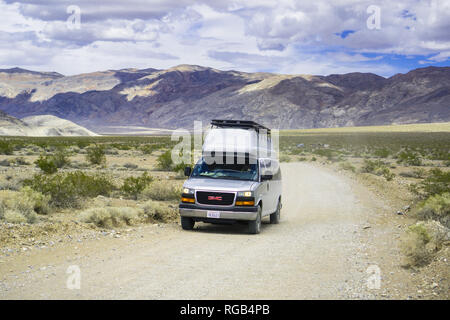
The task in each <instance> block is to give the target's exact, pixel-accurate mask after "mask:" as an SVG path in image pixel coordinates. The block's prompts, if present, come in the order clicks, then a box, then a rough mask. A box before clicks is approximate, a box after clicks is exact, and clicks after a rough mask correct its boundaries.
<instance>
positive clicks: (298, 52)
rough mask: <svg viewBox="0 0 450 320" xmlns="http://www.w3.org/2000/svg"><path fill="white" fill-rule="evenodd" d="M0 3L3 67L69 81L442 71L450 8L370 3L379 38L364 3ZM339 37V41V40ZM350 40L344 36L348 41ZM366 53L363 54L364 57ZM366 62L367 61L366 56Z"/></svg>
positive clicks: (439, 3) (440, 2)
mask: <svg viewBox="0 0 450 320" xmlns="http://www.w3.org/2000/svg"><path fill="white" fill-rule="evenodd" d="M70 2H71V1H62V0H61V1H60V0H45V1H38V0H29V1H26V3H19V2H16V1H12V0H6V2H5V1H0V12H2V19H0V30H1V31H2V32H0V58H1V60H0V61H1V62H0V63H1V65H2V67H13V66H16V65H18V66H22V67H27V68H30V69H35V70H44V69H47V70H55V71H59V72H61V73H65V74H75V73H79V72H88V71H94V70H102V69H115V68H125V67H142V68H147V67H154V68H167V67H170V66H173V65H176V64H182V63H188V64H199V65H205V66H211V67H215V68H221V69H239V70H243V71H269V70H270V71H274V72H280V73H293V72H295V73H314V74H330V73H337V72H350V71H367V72H375V73H377V74H381V75H390V74H393V73H396V72H399V71H404V70H403V69H402V67H401V66H397V65H395V64H391V65H389V64H387V62H386V61H385V60H382V59H383V57H385V56H387V55H391V54H396V55H403V56H405V59H406V56H409V55H412V56H418V55H419V56H423V59H421V61H422V63H438V62H439V63H443V62H446V61H449V58H450V57H449V52H450V36H449V32H448V30H450V2H449V1H445V0H429V1H417V2H416V1H414V2H411V1H407V0H403V1H398V2H392V1H388V0H381V1H378V4H377V5H378V6H380V8H381V29H380V30H369V29H368V28H367V26H366V20H367V18H368V14H367V12H366V9H367V7H368V6H369V5H371V4H373V1H354V0H338V1H333V3H331V2H329V1H326V0H316V1H294V0H282V1H279V2H274V1H271V0H231V1H219V0H213V1H211V0H209V1H191V0H181V1H180V0H157V1H152V3H151V5H149V4H148V2H147V1H144V0H130V1H126V2H125V1H122V0H110V1H107V2H105V1H91V0H90V1H87V0H81V1H78V5H79V6H80V8H81V12H82V17H81V23H82V24H81V29H80V30H69V29H68V28H67V26H66V23H65V20H66V19H67V17H68V14H67V12H66V7H67V6H68V5H69V4H72V3H70ZM343 31H347V33H346V37H341V36H340V35H342V32H343ZM348 31H352V32H348ZM367 53H371V54H370V55H367ZM374 54H375V55H374Z"/></svg>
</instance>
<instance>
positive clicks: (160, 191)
mask: <svg viewBox="0 0 450 320" xmlns="http://www.w3.org/2000/svg"><path fill="white" fill-rule="evenodd" d="M180 194H181V184H180V185H178V186H174V185H172V184H170V183H168V182H163V181H154V182H152V183H151V184H150V185H148V186H147V187H146V188H145V189H144V190H143V191H142V198H143V199H151V200H161V201H167V200H179V198H180Z"/></svg>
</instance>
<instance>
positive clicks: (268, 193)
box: [261, 159, 274, 215]
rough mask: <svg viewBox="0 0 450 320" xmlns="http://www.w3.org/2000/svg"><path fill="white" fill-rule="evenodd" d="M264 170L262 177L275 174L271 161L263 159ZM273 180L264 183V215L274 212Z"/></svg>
mask: <svg viewBox="0 0 450 320" xmlns="http://www.w3.org/2000/svg"><path fill="white" fill-rule="evenodd" d="M261 163H262V169H261V175H265V174H269V173H270V174H273V172H272V171H271V167H270V159H261ZM272 188H273V186H272V180H266V181H264V182H262V190H263V215H268V214H270V213H272V212H273V210H274V205H273V191H272Z"/></svg>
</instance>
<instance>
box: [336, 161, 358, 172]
mask: <svg viewBox="0 0 450 320" xmlns="http://www.w3.org/2000/svg"><path fill="white" fill-rule="evenodd" d="M339 168H341V169H342V170H348V171H351V172H356V168H355V166H354V165H352V164H351V163H350V162H341V163H340V164H339Z"/></svg>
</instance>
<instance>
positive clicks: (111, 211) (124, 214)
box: [80, 207, 146, 228]
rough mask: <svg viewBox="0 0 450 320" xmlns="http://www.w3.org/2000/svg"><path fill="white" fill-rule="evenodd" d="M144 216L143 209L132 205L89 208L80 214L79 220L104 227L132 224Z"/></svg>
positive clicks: (141, 219)
mask: <svg viewBox="0 0 450 320" xmlns="http://www.w3.org/2000/svg"><path fill="white" fill-rule="evenodd" d="M145 218H146V217H145V215H144V210H142V209H139V208H132V207H105V208H90V209H88V210H86V211H83V212H82V213H81V214H80V220H81V221H83V222H86V223H93V224H95V225H96V226H98V227H104V228H112V227H120V226H124V225H134V224H137V223H140V222H143V221H144V220H145Z"/></svg>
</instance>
